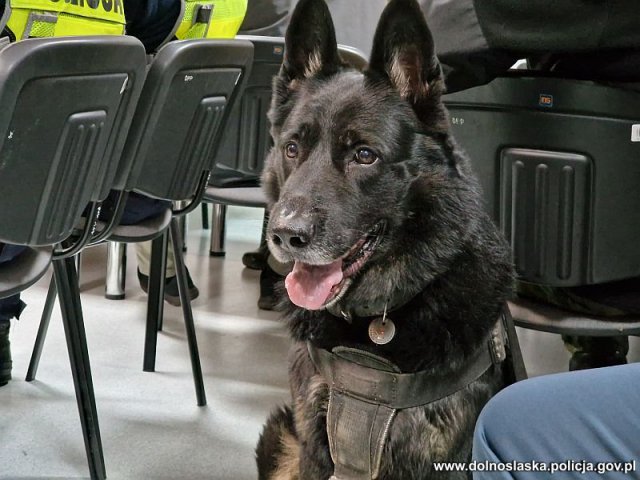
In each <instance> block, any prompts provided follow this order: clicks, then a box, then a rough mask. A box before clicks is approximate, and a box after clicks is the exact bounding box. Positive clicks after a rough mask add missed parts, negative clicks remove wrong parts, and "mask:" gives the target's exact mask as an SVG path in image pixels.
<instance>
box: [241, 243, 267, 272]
mask: <svg viewBox="0 0 640 480" xmlns="http://www.w3.org/2000/svg"><path fill="white" fill-rule="evenodd" d="M268 257H269V248H268V247H267V245H266V244H263V245H260V246H259V247H258V249H257V250H254V251H252V252H247V253H245V254H244V255H242V264H243V265H244V266H245V267H247V268H250V269H251V270H263V269H264V267H266V266H267V258H268Z"/></svg>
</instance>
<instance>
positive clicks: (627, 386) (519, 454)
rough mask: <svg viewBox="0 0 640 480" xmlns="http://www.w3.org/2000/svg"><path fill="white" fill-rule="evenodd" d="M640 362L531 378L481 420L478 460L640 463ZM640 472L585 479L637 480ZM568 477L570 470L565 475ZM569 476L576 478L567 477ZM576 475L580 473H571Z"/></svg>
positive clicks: (523, 475) (522, 475)
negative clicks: (639, 453)
mask: <svg viewBox="0 0 640 480" xmlns="http://www.w3.org/2000/svg"><path fill="white" fill-rule="evenodd" d="M638 405H640V364H637V363H636V364H630V365H624V366H617V367H609V368H600V369H594V370H582V371H578V372H570V373H562V374H558V375H548V376H542V377H536V378H533V379H530V380H526V381H523V382H520V383H517V384H515V385H512V386H511V387H508V388H507V389H505V390H503V391H502V392H500V393H499V394H498V395H497V396H496V397H494V398H493V399H492V400H491V401H490V402H489V403H488V404H487V406H486V407H485V409H484V410H483V411H482V414H481V415H480V418H479V419H478V422H477V424H476V432H475V438H474V446H473V458H474V460H476V461H477V462H483V461H488V462H502V463H505V462H511V461H514V460H515V461H519V462H532V461H536V462H547V463H548V464H550V462H557V463H561V462H567V461H568V460H572V461H575V462H582V461H588V462H594V463H596V462H630V461H632V460H638V450H637V448H638V439H639V438H640V415H638ZM636 468H637V469H638V471H636V472H635V473H631V474H629V472H627V474H626V475H625V474H623V473H621V472H619V473H615V472H607V473H606V474H605V475H604V476H602V475H600V476H598V475H597V474H595V473H591V474H586V475H583V476H580V474H579V473H575V474H573V475H575V476H576V477H580V478H607V479H612V480H613V479H623V478H625V479H626V478H637V475H638V472H640V462H639V463H638V464H637V465H636ZM565 475H566V474H565ZM540 478H553V477H551V475H550V474H549V473H547V474H541V473H539V472H536V473H532V472H511V473H506V472H505V473H496V472H490V473H489V472H484V473H483V472H476V473H474V479H476V480H478V479H479V480H484V479H505V480H506V479H517V480H525V479H526V480H529V479H540ZM563 478H569V477H568V476H565V477H563ZM571 478H573V477H571Z"/></svg>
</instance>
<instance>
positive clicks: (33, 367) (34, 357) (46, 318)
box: [25, 275, 58, 382]
mask: <svg viewBox="0 0 640 480" xmlns="http://www.w3.org/2000/svg"><path fill="white" fill-rule="evenodd" d="M57 293H58V291H57V289H56V279H55V275H53V276H52V277H51V281H50V282H49V290H48V291H47V299H46V300H45V302H44V309H43V310H42V317H41V318H40V326H39V327H38V334H37V335H36V341H35V343H34V345H33V352H32V353H31V360H30V361H29V368H28V369H27V376H26V377H25V380H26V381H27V382H31V381H32V380H35V378H36V373H37V372H38V365H40V357H41V356H42V348H43V347H44V339H45V338H46V337H47V331H48V330H49V322H50V321H51V313H52V312H53V306H54V305H55V303H56V296H57Z"/></svg>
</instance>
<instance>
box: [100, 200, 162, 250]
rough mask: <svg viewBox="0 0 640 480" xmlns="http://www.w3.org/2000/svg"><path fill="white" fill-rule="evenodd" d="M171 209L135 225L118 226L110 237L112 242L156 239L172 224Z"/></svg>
mask: <svg viewBox="0 0 640 480" xmlns="http://www.w3.org/2000/svg"><path fill="white" fill-rule="evenodd" d="M171 217H172V213H171V209H170V208H167V209H166V210H165V211H164V212H163V213H162V214H160V215H157V216H155V217H152V218H148V219H146V220H143V221H142V222H140V223H137V224H135V225H118V226H117V227H115V228H114V229H113V233H112V234H111V235H109V238H108V240H109V241H111V242H124V243H137V242H146V241H147V240H153V239H155V238H156V237H157V236H158V234H159V233H160V232H163V231H164V230H165V229H166V228H167V227H168V226H169V224H170V223H171Z"/></svg>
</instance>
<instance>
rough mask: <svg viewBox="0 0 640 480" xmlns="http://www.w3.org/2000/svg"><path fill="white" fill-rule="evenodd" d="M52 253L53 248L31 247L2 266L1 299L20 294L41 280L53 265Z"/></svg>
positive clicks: (0, 277)
mask: <svg viewBox="0 0 640 480" xmlns="http://www.w3.org/2000/svg"><path fill="white" fill-rule="evenodd" d="M52 252H53V248H52V247H31V248H28V249H27V250H25V251H24V252H23V253H22V254H21V255H19V256H18V257H17V258H15V259H14V260H13V261H11V262H6V263H3V264H2V265H0V298H4V297H10V296H11V295H15V294H16V293H20V292H22V291H23V290H26V289H27V288H29V287H30V286H31V285H33V284H34V283H36V282H37V281H38V280H40V278H41V277H42V276H43V275H44V274H45V273H46V271H47V270H48V269H49V265H51V256H52Z"/></svg>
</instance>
